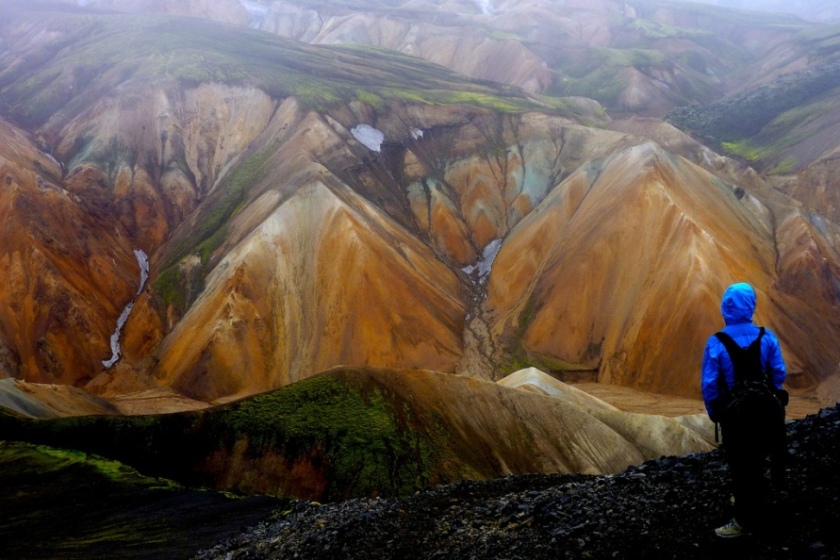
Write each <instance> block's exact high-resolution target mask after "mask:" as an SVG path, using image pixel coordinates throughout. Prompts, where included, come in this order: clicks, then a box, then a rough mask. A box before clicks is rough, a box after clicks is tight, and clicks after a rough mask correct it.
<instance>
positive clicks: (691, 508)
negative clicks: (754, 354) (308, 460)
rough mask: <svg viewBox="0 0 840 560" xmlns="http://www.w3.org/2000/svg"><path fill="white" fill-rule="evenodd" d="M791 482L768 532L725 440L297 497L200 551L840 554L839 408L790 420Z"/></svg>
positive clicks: (362, 555)
mask: <svg viewBox="0 0 840 560" xmlns="http://www.w3.org/2000/svg"><path fill="white" fill-rule="evenodd" d="M788 453H789V464H788V484H789V489H788V490H787V491H783V492H779V493H778V495H777V499H776V501H775V503H774V504H773V506H772V511H771V516H770V517H771V519H772V521H771V522H770V523H769V524H768V526H767V528H766V529H765V530H763V531H761V532H756V533H754V534H752V535H749V536H745V537H741V538H737V539H720V538H718V537H716V536H715V535H714V532H713V529H714V528H715V527H716V526H719V525H721V524H723V523H725V522H726V521H728V519H729V517H730V516H731V513H732V512H731V505H730V503H729V497H730V493H729V491H728V488H727V481H728V473H727V468H726V465H725V463H724V462H723V457H722V455H721V453H720V451H714V452H711V453H699V454H694V455H690V456H686V457H665V458H662V459H660V460H658V461H648V462H646V463H644V464H642V465H640V466H637V467H631V468H629V469H627V470H626V471H624V472H622V473H621V474H618V475H614V476H584V475H528V476H516V477H507V478H503V479H499V480H493V481H488V482H461V483H458V484H453V485H449V486H445V487H442V488H438V489H435V490H430V491H427V492H420V493H417V494H415V495H412V496H407V497H402V498H394V499H387V500H386V499H373V500H371V499H363V500H350V501H347V502H342V503H335V504H327V505H318V504H312V503H307V502H300V503H297V504H296V505H295V506H294V507H293V509H292V510H291V511H285V512H277V513H276V514H275V515H274V517H273V519H272V520H269V521H267V522H265V523H262V524H260V525H258V526H256V527H253V528H251V529H250V530H248V531H247V532H245V533H244V534H242V535H240V536H239V537H236V538H234V539H231V540H229V541H227V542H225V543H222V544H220V545H218V546H216V547H215V548H213V549H211V550H206V551H202V552H200V553H199V554H198V555H197V556H196V558H197V559H201V560H204V559H209V558H214V559H215V558H219V559H226V560H233V559H238V560H242V559H256V558H283V559H287V558H288V559H292V558H300V559H307V560H309V559H328V558H329V559H333V558H347V559H355V558H358V559H366V560H367V559H379V558H381V559H399V560H405V559H409V558H422V559H435V558H440V559H444V558H447V559H482V560H483V559H491V558H494V559H495V558H499V559H502V558H504V559H511V560H513V559H523V560H526V559H527V560H539V559H549V558H551V559H557V558H645V559H656V558H679V559H681V560H682V559H694V558H696V559H708V558H716V557H719V558H721V560H723V559H725V558H760V559H787V558H790V559H797V560H799V559H810V558H815V559H817V558H818V559H829V558H840V537H838V535H840V408H837V407H835V408H831V409H825V410H823V411H821V412H820V413H819V414H817V415H813V416H809V417H807V418H805V419H803V420H799V421H796V422H791V423H790V424H788Z"/></svg>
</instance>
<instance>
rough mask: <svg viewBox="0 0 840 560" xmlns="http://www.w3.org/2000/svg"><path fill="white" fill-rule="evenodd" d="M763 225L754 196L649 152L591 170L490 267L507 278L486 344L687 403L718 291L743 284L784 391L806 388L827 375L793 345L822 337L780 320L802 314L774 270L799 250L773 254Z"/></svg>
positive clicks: (654, 149) (493, 294)
mask: <svg viewBox="0 0 840 560" xmlns="http://www.w3.org/2000/svg"><path fill="white" fill-rule="evenodd" d="M779 211H780V212H781V211H782V210H779ZM773 226H774V223H773V217H772V213H771V211H770V210H769V209H768V208H767V207H765V206H764V205H763V204H761V203H760V202H759V201H758V200H757V199H755V198H753V197H752V196H750V195H749V194H746V193H744V192H743V191H740V192H738V191H737V190H736V189H735V188H734V187H733V186H732V185H728V184H725V183H723V182H721V181H720V180H718V179H717V178H716V177H714V176H713V175H711V174H709V173H708V172H706V171H705V170H703V169H701V168H699V167H697V166H695V165H693V164H691V163H689V162H688V161H686V160H684V159H682V158H680V157H678V156H675V155H673V154H670V153H667V152H665V151H663V150H662V149H661V148H660V147H658V145H655V144H644V145H640V146H636V147H633V148H630V149H627V150H624V151H622V152H620V153H618V154H616V155H614V156H611V157H609V158H607V159H605V160H603V161H600V162H593V163H592V164H591V165H589V166H587V167H585V168H583V169H581V170H580V171H578V172H576V173H574V174H573V175H572V176H571V177H569V178H568V179H566V180H565V181H564V182H563V183H562V184H560V185H559V186H558V187H557V188H556V189H554V190H553V191H552V193H551V194H550V195H549V196H548V197H547V198H546V199H545V200H544V201H543V203H542V204H541V205H540V206H539V207H538V208H537V209H536V210H535V211H534V212H533V213H532V214H531V215H529V216H528V217H527V218H525V219H524V220H523V221H522V222H520V223H519V224H518V225H517V227H516V228H515V229H514V230H513V231H512V233H511V234H510V236H509V237H508V238H507V239H506V242H505V244H504V245H503V247H502V250H501V252H500V253H499V255H498V257H497V259H496V263H495V265H494V270H504V271H506V272H507V273H506V274H494V275H493V276H491V280H490V287H489V299H488V305H489V306H490V307H491V309H492V310H493V312H494V313H495V316H496V322H495V326H494V332H495V336H496V337H498V339H499V340H504V341H506V342H508V343H509V344H513V345H515V344H520V345H521V348H522V351H523V352H524V353H525V355H526V356H528V357H529V359H536V360H540V361H542V362H543V363H546V364H549V365H550V369H552V370H554V371H556V372H564V371H566V372H575V371H597V380H598V381H599V382H602V383H614V384H619V385H625V386H630V387H635V388H638V389H643V390H645V391H650V392H656V393H667V394H671V395H678V396H694V395H697V394H699V381H698V377H697V374H696V370H697V364H699V363H700V360H701V359H702V352H703V347H704V345H705V341H706V339H707V337H708V336H709V335H710V334H712V333H714V332H715V331H716V330H719V329H720V328H721V327H722V326H723V324H722V320H721V318H720V312H719V301H720V294H722V293H723V290H724V289H725V287H726V286H727V285H729V284H730V283H732V282H735V281H749V282H750V283H752V284H753V286H755V288H756V290H757V292H758V302H759V303H758V310H757V313H756V317H755V319H756V322H757V323H759V324H763V325H766V326H767V327H769V328H771V329H773V330H774V331H777V332H779V335H780V338H781V340H782V343H783V349H784V351H785V353H786V357H787V358H788V363H789V365H790V366H791V367H790V369H791V372H790V374H791V375H790V378H789V379H790V382H791V384H792V386H794V387H796V386H806V385H810V384H813V381H814V379H813V377H812V376H813V372H815V371H825V368H824V367H820V366H821V365H822V364H817V363H815V361H814V358H813V357H812V356H810V355H809V353H808V352H807V350H806V346H807V344H806V343H803V342H802V341H803V340H806V339H808V338H809V337H810V338H811V339H813V337H817V338H818V339H820V338H821V337H822V338H825V334H821V333H820V332H818V331H817V330H816V329H814V332H808V334H807V335H806V334H805V333H804V332H803V330H802V329H803V326H802V323H800V322H798V321H791V320H790V318H791V317H797V318H801V317H802V316H804V314H805V313H807V312H808V310H807V306H805V305H803V303H802V302H800V301H794V298H793V297H790V296H783V295H782V294H780V293H779V291H778V286H777V283H776V279H775V277H774V276H775V275H774V273H775V271H776V269H777V267H778V266H781V269H782V272H783V273H784V271H790V274H793V273H794V271H795V269H796V268H795V266H794V265H792V264H790V265H788V264H785V262H786V261H792V262H795V261H796V259H798V258H803V257H802V255H803V249H802V247H800V246H799V245H797V244H793V243H790V244H787V243H784V241H783V240H781V241H780V242H779V244H778V247H777V243H776V238H775V237H774V230H773ZM785 227H786V226H784V225H782V226H781V228H780V229H781V230H782V232H784V231H785ZM782 235H783V233H782ZM777 250H778V252H779V255H778V256H777ZM809 254H814V251H811V252H810V253H809ZM835 262H836V261H835ZM812 287H814V286H813V284H812ZM825 297H827V296H825ZM825 297H824V298H823V300H822V301H824V300H825ZM780 300H784V303H782V301H780ZM794 323H795V324H794ZM806 328H807V327H806ZM796 341H799V342H796ZM820 342H821V343H822V344H825V347H826V348H829V347H831V345H830V344H829V342H828V340H820ZM826 359H827V360H832V359H833V360H835V361H836V360H837V356H828V357H826Z"/></svg>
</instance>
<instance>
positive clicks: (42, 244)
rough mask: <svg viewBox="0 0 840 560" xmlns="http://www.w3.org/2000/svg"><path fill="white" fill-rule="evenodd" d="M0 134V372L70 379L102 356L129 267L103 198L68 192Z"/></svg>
mask: <svg viewBox="0 0 840 560" xmlns="http://www.w3.org/2000/svg"><path fill="white" fill-rule="evenodd" d="M0 136H2V137H3V139H4V140H3V142H2V144H0V239H2V240H3V243H2V245H1V246H0V286H1V287H2V288H0V377H17V378H20V379H24V380H27V381H33V382H41V383H62V384H68V385H73V384H78V383H81V382H84V381H86V380H89V379H91V378H92V377H94V376H95V375H96V374H97V373H98V372H99V371H101V370H102V369H103V365H102V360H107V359H108V358H109V357H110V356H111V349H110V347H109V338H110V336H111V333H112V332H113V331H114V327H115V325H116V322H117V317H119V315H120V313H121V312H122V309H123V307H124V306H125V305H126V304H127V303H128V302H130V301H131V300H132V298H133V296H134V294H135V291H136V290H137V286H138V282H139V275H140V273H139V267H138V265H137V261H136V259H135V257H134V254H133V253H132V245H131V242H130V240H129V238H128V236H127V234H126V233H125V230H124V229H123V228H121V227H120V224H119V222H118V221H117V220H116V218H115V217H114V216H113V215H112V214H111V213H110V212H109V211H108V205H107V202H106V203H104V204H102V205H99V203H100V202H101V199H96V198H94V199H93V200H81V199H80V198H79V197H77V196H76V195H74V193H73V192H72V191H71V190H69V186H68V185H67V183H65V182H64V181H63V180H62V175H61V170H60V168H59V165H58V163H57V162H55V160H53V159H52V158H50V157H49V156H47V155H46V154H44V153H41V152H40V151H38V150H37V149H36V148H35V146H34V144H33V142H32V140H31V139H30V138H29V136H28V135H27V134H25V133H23V132H22V131H20V130H18V129H16V128H14V127H12V126H11V125H8V124H6V123H5V122H0ZM33 162H34V165H33ZM65 186H68V189H65Z"/></svg>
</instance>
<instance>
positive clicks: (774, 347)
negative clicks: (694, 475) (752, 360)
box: [765, 333, 787, 389]
mask: <svg viewBox="0 0 840 560" xmlns="http://www.w3.org/2000/svg"><path fill="white" fill-rule="evenodd" d="M771 334H772V333H771ZM767 338H768V339H769V340H768V342H769V344H767V354H766V360H767V361H766V362H765V363H766V364H767V370H768V373H769V374H770V379H771V380H772V381H773V385H774V386H775V387H776V389H781V388H782V384H783V383H784V382H785V378H786V377H787V367H786V366H785V360H784V358H783V357H782V348H781V346H780V345H779V339H778V338H776V335H775V334H773V336H769V337H767Z"/></svg>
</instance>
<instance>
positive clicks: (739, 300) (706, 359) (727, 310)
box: [701, 283, 787, 537]
mask: <svg viewBox="0 0 840 560" xmlns="http://www.w3.org/2000/svg"><path fill="white" fill-rule="evenodd" d="M755 306H756V297H755V290H753V288H752V286H750V285H749V284H746V283H738V284H733V285H731V286H729V288H727V289H726V291H725V292H724V294H723V298H722V300H721V304H720V310H721V313H722V314H723V319H724V322H725V323H726V326H725V327H724V328H723V330H722V332H724V333H726V334H728V335H729V336H730V337H732V339H733V340H734V341H735V342H736V343H737V344H738V346H740V347H741V348H746V347H748V346H749V345H750V344H751V343H752V342H753V341H754V340H756V338H757V337H758V335H759V332H760V329H759V327H757V326H756V325H754V324H753V322H752V317H753V313H754V312H755ZM760 350H761V363H762V368H763V371H764V372H766V373H767V375H768V376H769V378H770V380H771V382H772V385H773V387H774V388H775V389H776V391H777V392H778V394H779V395H782V394H786V393H784V391H782V390H781V389H782V384H783V383H784V381H785V376H786V368H785V362H784V359H783V358H782V351H781V348H780V346H779V340H778V339H777V338H776V335H775V334H773V332H771V331H770V330H767V329H765V331H764V335H763V336H762V339H761V348H760ZM719 377H722V379H723V381H724V382H725V383H726V386H727V387H728V388H730V389H731V388H732V387H733V386H734V384H735V380H734V368H733V366H732V360H731V359H730V357H729V354H728V353H727V351H726V347H725V346H724V345H723V343H722V342H721V341H720V340H719V339H718V337H716V336H714V335H713V336H711V337H709V340H708V342H707V343H706V350H705V352H704V354H703V367H702V380H701V388H702V392H703V400H704V402H705V404H706V411H707V412H708V414H709V417H710V418H711V419H712V421H714V422H720V425H721V429H722V433H723V443H722V447H723V450H724V456H725V457H726V461H727V464H728V466H729V472H730V476H731V479H732V494H733V499H734V506H735V516H734V517H733V519H732V520H731V521H730V522H729V523H727V524H726V525H724V526H722V527H719V528H717V529H715V533H716V534H717V535H718V536H720V537H738V536H741V535H742V534H744V533H745V532H746V531H747V530H749V529H751V528H753V527H755V526H757V525H759V524H760V523H761V520H762V515H763V514H764V513H765V510H766V505H767V503H768V500H769V488H768V486H767V484H766V479H765V476H764V474H765V469H766V462H767V453H766V452H765V451H763V450H759V449H755V446H754V445H750V439H751V438H749V437H740V436H739V435H737V433H736V432H737V431H736V427H734V426H730V425H728V423H727V421H726V419H725V418H724V417H723V411H722V410H721V403H722V402H723V400H724V399H723V398H722V397H723V395H721V392H722V391H721V386H720V385H719V383H720V382H719V381H718V379H719ZM785 404H787V403H786V402H782V403H781V404H780V406H781V414H782V420H781V422H783V417H784V405H785ZM727 435H729V437H727ZM777 440H778V444H777V445H775V448H774V449H773V450H772V451H771V455H772V456H771V467H772V469H771V472H772V474H773V478H774V481H775V482H777V483H779V484H783V478H784V465H783V462H782V461H783V458H784V449H783V446H784V436H783V433H782V434H781V435H780V436H779V437H778V438H777Z"/></svg>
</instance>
